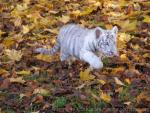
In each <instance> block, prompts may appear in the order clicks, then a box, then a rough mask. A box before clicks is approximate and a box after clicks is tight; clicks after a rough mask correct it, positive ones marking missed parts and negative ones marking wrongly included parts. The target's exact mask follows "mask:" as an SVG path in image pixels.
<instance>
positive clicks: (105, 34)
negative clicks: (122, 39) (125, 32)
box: [97, 26, 118, 57]
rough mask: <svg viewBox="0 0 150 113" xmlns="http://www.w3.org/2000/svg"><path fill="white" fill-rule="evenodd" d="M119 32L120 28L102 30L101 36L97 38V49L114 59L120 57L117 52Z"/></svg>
mask: <svg viewBox="0 0 150 113" xmlns="http://www.w3.org/2000/svg"><path fill="white" fill-rule="evenodd" d="M117 32H118V28H117V27H116V26H115V27H113V28H112V30H102V29H100V35H99V37H98V38H97V49H98V51H100V52H101V53H102V54H103V55H104V56H107V57H113V56H118V51H117V39H116V38H117Z"/></svg>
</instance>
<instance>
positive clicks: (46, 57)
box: [35, 54, 52, 62]
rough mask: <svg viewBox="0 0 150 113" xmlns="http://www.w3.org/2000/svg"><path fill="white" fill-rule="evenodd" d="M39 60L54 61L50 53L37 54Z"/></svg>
mask: <svg viewBox="0 0 150 113" xmlns="http://www.w3.org/2000/svg"><path fill="white" fill-rule="evenodd" d="M35 57H36V58H37V59H38V60H42V61H45V62H51V61H52V57H51V56H50V55H43V54H39V55H37V56H35Z"/></svg>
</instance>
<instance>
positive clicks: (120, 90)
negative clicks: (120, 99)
mask: <svg viewBox="0 0 150 113" xmlns="http://www.w3.org/2000/svg"><path fill="white" fill-rule="evenodd" d="M122 91H123V87H119V88H118V89H115V92H118V93H121V92H122Z"/></svg>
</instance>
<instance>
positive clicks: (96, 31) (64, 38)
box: [35, 24, 118, 69]
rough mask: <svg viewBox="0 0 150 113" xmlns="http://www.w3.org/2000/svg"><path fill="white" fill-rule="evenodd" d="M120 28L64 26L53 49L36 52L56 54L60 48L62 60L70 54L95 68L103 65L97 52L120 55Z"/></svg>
mask: <svg viewBox="0 0 150 113" xmlns="http://www.w3.org/2000/svg"><path fill="white" fill-rule="evenodd" d="M117 32H118V28H117V27H116V26H114V27H113V28H112V30H104V29H102V28H100V27H96V28H93V29H87V28H82V27H80V26H79V25H76V24H68V25H65V26H63V27H62V28H61V29H60V31H59V34H58V37H57V41H56V44H55V45H54V47H53V48H51V49H44V48H37V49H35V52H37V53H42V54H51V55H52V54H54V53H55V52H57V51H58V50H60V60H61V61H64V60H67V59H68V58H69V57H70V56H73V57H75V58H77V59H80V60H82V61H85V62H87V63H89V64H90V67H92V68H94V69H100V68H102V67H103V63H102V60H101V57H98V56H97V55H96V54H95V53H96V52H99V53H100V54H102V55H104V56H107V57H112V56H118V52H117V46H116V43H117V42H116V38H117Z"/></svg>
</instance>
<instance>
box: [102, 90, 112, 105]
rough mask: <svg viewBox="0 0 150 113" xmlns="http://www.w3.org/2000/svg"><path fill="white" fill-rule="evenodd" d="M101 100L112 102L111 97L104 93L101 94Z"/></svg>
mask: <svg viewBox="0 0 150 113" xmlns="http://www.w3.org/2000/svg"><path fill="white" fill-rule="evenodd" d="M100 98H101V99H102V100H103V101H105V102H107V103H109V102H110V101H111V97H110V96H109V95H107V94H106V93H103V92H101V93H100Z"/></svg>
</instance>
